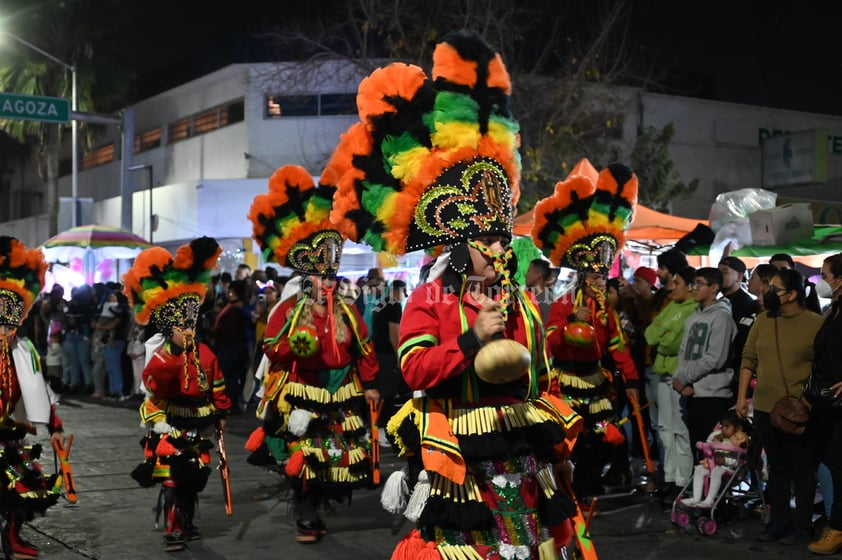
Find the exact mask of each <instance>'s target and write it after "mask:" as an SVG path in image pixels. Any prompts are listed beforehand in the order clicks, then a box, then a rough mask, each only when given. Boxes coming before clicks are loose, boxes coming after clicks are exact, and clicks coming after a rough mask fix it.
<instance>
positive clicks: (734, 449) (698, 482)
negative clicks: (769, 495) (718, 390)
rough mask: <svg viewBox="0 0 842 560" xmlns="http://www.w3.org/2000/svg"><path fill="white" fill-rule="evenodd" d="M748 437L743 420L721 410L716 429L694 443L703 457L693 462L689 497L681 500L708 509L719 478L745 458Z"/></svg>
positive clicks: (719, 484) (730, 412)
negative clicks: (691, 490) (691, 487)
mask: <svg viewBox="0 0 842 560" xmlns="http://www.w3.org/2000/svg"><path fill="white" fill-rule="evenodd" d="M748 442H749V437H748V433H746V426H745V424H744V423H743V420H742V419H741V418H740V417H739V416H737V414H736V413H735V412H734V411H731V410H729V411H728V412H726V413H725V416H724V417H723V418H722V420H721V422H720V424H719V426H718V428H714V430H713V432H711V434H710V435H709V436H708V438H707V441H705V442H697V443H696V447H698V448H699V449H700V450H701V451H702V453H704V459H702V461H701V462H700V463H699V464H698V465H696V468H695V470H694V472H693V496H692V497H691V498H682V499H681V503H682V504H684V505H685V506H688V507H697V508H704V509H710V508H711V507H713V504H714V501H716V498H717V497H718V495H719V489H720V488H721V487H722V479H723V478H724V477H725V476H726V475H731V476H733V474H734V472H735V471H736V470H737V468H738V467H739V466H740V464H741V463H742V462H744V461H745V453H746V448H747V447H748ZM706 478H707V479H708V491H707V495H706V496H705V498H704V499H702V493H703V491H704V486H705V479H706Z"/></svg>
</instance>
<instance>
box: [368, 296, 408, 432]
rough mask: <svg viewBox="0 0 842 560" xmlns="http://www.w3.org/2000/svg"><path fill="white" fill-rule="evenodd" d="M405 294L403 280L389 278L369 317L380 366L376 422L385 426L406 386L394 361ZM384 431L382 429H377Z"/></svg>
mask: <svg viewBox="0 0 842 560" xmlns="http://www.w3.org/2000/svg"><path fill="white" fill-rule="evenodd" d="M404 297H406V282H404V281H403V280H393V281H392V282H390V283H389V286H388V287H387V289H386V297H385V299H384V300H383V303H382V304H381V305H379V306H378V307H377V309H375V310H374V318H373V320H372V322H373V325H374V330H373V332H372V334H371V342H372V344H373V345H374V352H375V353H376V354H377V362H378V364H379V365H380V369H379V371H378V373H377V378H376V385H377V390H378V391H379V392H380V398H381V399H383V410H382V412H381V413H380V417H379V419H378V425H379V426H380V427H382V428H385V427H386V423H387V422H388V421H389V419H390V418H391V417H392V416H393V415H394V413H395V412H396V411H397V408H398V407H400V406H401V405H402V404H403V403H404V401H405V400H406V398H405V397H406V396H407V393H408V391H409V388H408V387H407V386H406V383H405V382H404V380H403V377H402V376H401V368H400V363H399V362H398V329H399V327H400V323H401V316H402V315H403V306H402V303H403V299H404ZM380 433H383V434H385V430H384V431H382V432H380Z"/></svg>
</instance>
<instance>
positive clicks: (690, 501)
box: [678, 498, 701, 507]
mask: <svg viewBox="0 0 842 560" xmlns="http://www.w3.org/2000/svg"><path fill="white" fill-rule="evenodd" d="M678 501H679V503H681V504H683V505H685V506H687V507H696V506H697V505H699V502H700V501H701V500H697V499H696V498H679V499H678Z"/></svg>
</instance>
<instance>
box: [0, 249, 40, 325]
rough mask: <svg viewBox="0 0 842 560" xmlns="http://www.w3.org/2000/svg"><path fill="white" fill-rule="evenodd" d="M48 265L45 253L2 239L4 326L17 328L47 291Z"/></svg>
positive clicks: (0, 302) (0, 266)
mask: <svg viewBox="0 0 842 560" xmlns="http://www.w3.org/2000/svg"><path fill="white" fill-rule="evenodd" d="M46 273H47V263H46V262H45V261H44V254H43V253H42V252H41V249H27V248H26V246H25V245H24V244H23V243H21V242H20V240H18V239H17V238H14V237H8V236H5V235H3V236H0V326H6V327H13V328H17V327H18V326H20V323H21V321H23V319H24V318H25V317H26V314H27V313H29V309H30V308H31V307H32V304H33V302H34V301H35V298H36V296H37V295H38V294H39V293H40V292H41V289H42V288H43V287H44V277H45V275H46Z"/></svg>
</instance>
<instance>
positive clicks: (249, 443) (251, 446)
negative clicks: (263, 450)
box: [245, 426, 266, 453]
mask: <svg viewBox="0 0 842 560" xmlns="http://www.w3.org/2000/svg"><path fill="white" fill-rule="evenodd" d="M265 438H266V432H265V431H263V426H258V427H257V429H256V430H254V431H253V432H252V433H251V435H250V436H249V438H248V439H247V440H246V445H245V447H246V451H251V452H252V453H254V452H255V451H257V450H258V449H260V446H261V445H263V440H264V439H265Z"/></svg>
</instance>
